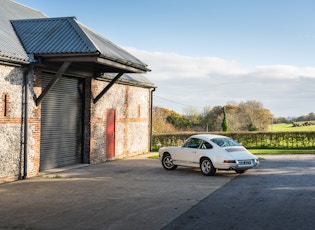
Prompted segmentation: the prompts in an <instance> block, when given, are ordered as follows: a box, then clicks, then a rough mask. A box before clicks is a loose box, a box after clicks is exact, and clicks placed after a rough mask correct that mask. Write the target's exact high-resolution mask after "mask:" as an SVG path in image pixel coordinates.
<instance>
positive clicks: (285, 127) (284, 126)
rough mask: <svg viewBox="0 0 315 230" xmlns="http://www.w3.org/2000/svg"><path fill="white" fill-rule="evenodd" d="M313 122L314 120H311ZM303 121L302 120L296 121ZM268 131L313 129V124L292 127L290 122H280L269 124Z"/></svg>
mask: <svg viewBox="0 0 315 230" xmlns="http://www.w3.org/2000/svg"><path fill="white" fill-rule="evenodd" d="M312 122H313V123H314V121H312ZM297 123H304V122H297ZM269 131H270V132H296V131H315V125H310V126H301V127H293V126H292V124H286V123H280V124H273V125H269Z"/></svg>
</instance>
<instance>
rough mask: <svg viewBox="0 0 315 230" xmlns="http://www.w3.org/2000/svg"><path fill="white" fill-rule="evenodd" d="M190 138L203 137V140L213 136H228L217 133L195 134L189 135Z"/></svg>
mask: <svg viewBox="0 0 315 230" xmlns="http://www.w3.org/2000/svg"><path fill="white" fill-rule="evenodd" d="M191 138H199V139H203V140H211V139H214V138H228V137H226V136H223V135H218V134H196V135H193V136H191Z"/></svg>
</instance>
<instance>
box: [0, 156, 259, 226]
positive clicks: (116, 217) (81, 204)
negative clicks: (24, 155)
mask: <svg viewBox="0 0 315 230" xmlns="http://www.w3.org/2000/svg"><path fill="white" fill-rule="evenodd" d="M156 154H157V153H154V154H153V155H156ZM149 155H150V154H148V155H143V156H140V157H133V158H128V159H124V160H117V161H113V162H107V163H103V164H97V165H88V166H85V167H80V168H72V169H68V170H65V171H50V172H49V174H44V175H43V176H42V177H35V178H30V179H27V180H24V181H17V182H13V183H8V184H2V185H0V204H1V205H0V229H150V230H152V229H161V228H163V227H165V226H166V225H167V224H169V223H170V222H172V221H173V220H174V219H175V218H177V217H179V216H180V215H182V214H183V213H184V212H186V211H187V210H188V209H190V208H191V207H193V206H195V205H196V204H197V203H198V202H200V201H201V200H203V199H205V198H206V197H207V196H209V195H210V194H211V193H213V192H214V191H215V190H217V189H218V188H220V187H222V186H223V185H225V184H226V183H228V182H229V181H231V180H232V179H233V178H235V177H236V176H237V175H238V174H235V173H234V172H220V173H219V174H217V175H216V176H213V177H206V176H203V175H202V174H201V172H200V171H199V170H197V169H190V168H184V167H178V168H177V169H176V170H175V171H166V170H165V169H163V168H162V166H161V163H160V161H159V160H157V159H150V158H148V156H149ZM151 155H152V154H151ZM254 170H255V169H254Z"/></svg>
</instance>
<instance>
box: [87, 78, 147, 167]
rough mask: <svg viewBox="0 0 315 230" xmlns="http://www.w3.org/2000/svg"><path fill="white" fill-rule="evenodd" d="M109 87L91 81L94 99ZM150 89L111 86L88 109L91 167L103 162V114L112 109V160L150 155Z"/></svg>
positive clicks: (104, 118)
mask: <svg viewBox="0 0 315 230" xmlns="http://www.w3.org/2000/svg"><path fill="white" fill-rule="evenodd" d="M107 84H108V83H106V82H101V81H96V80H93V81H92V95H93V97H96V96H97V95H98V93H99V92H101V91H102V89H104V88H105V86H106V85H107ZM150 95H151V91H150V89H146V88H140V87H134V86H126V85H121V84H114V85H113V86H112V88H110V89H109V91H107V93H106V94H105V95H104V96H103V97H102V98H101V99H100V100H99V101H98V102H97V103H96V104H92V105H91V142H90V143H91V145H90V147H91V155H90V157H91V159H90V160H91V163H98V162H104V161H106V160H108V159H106V111H107V110H108V109H114V110H115V113H116V121H115V158H116V159H117V158H123V157H127V156H132V155H138V154H142V153H146V152H148V151H149V140H150Z"/></svg>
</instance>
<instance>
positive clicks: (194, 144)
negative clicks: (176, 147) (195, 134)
mask: <svg viewBox="0 0 315 230" xmlns="http://www.w3.org/2000/svg"><path fill="white" fill-rule="evenodd" d="M201 143H202V140H200V139H197V138H191V139H189V140H187V141H186V142H185V143H184V144H183V146H182V147H185V148H194V149H197V148H199V146H200V145H201Z"/></svg>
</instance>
